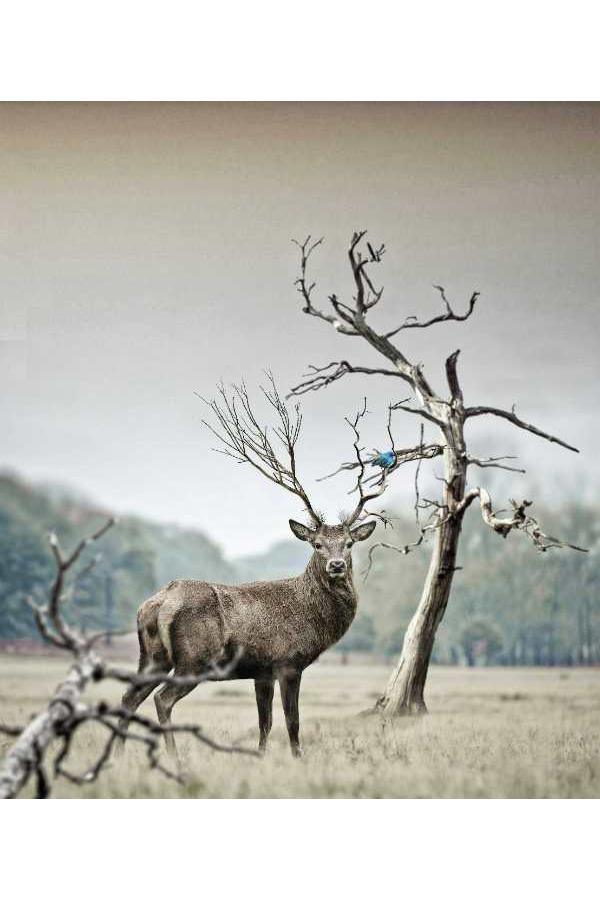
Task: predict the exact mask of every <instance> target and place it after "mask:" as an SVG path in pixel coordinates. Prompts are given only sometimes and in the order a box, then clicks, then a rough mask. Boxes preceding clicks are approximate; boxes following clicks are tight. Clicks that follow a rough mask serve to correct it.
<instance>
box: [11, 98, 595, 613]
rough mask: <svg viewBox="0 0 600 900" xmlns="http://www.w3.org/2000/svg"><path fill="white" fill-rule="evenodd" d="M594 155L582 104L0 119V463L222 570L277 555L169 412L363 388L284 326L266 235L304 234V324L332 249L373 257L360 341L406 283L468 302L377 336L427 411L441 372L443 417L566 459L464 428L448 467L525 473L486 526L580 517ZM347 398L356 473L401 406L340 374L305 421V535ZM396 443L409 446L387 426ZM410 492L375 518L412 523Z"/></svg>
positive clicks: (231, 470) (260, 496)
mask: <svg viewBox="0 0 600 900" xmlns="http://www.w3.org/2000/svg"><path fill="white" fill-rule="evenodd" d="M599 131H600V112H599V110H598V106H597V104H570V103H569V104H547V103H543V104H527V103H520V104H493V103H490V104H406V103H395V104H388V103H372V104H363V103H344V104H331V103H307V104H302V103H299V104H298V103H273V104H270V103H258V104H252V103H242V104H218V103H215V104H213V103H198V104H185V103H182V104H160V103H156V104H155V103H142V104H126V103H122V104H61V103H54V104H31V103H29V104H2V105H1V106H0V173H1V174H0V177H1V180H2V191H1V194H0V203H1V204H2V210H1V213H2V214H1V216H0V222H1V224H0V280H1V289H0V339H1V341H0V366H1V371H2V384H3V388H4V389H3V391H2V399H1V408H0V415H1V421H2V454H1V463H2V465H3V466H4V467H5V469H8V470H14V471H15V472H16V473H17V474H18V475H19V476H20V477H23V478H25V479H29V480H33V481H35V482H51V483H64V484H66V485H69V486H70V487H71V488H73V489H75V490H76V491H80V492H81V493H82V494H83V495H85V496H86V497H89V498H90V502H93V503H96V504H97V505H99V506H102V507H104V508H110V509H114V510H117V511H120V512H122V513H130V514H134V515H136V516H142V517H145V518H148V519H152V520H155V521H157V522H170V523H175V524H177V525H179V526H185V527H189V528H194V529H200V530H201V531H203V532H205V534H206V535H208V536H210V538H211V539H213V540H214V541H216V544H217V545H219V546H220V547H222V548H223V550H224V552H225V554H226V557H228V558H232V557H239V556H240V555H247V554H253V553H257V552H261V551H264V550H266V549H267V548H268V547H269V545H270V544H271V543H272V542H273V541H277V540H280V539H284V538H287V537H288V535H289V532H288V528H287V519H288V518H289V517H290V516H293V517H298V516H299V515H300V514H301V509H300V506H299V503H297V501H296V500H295V499H294V498H293V497H290V496H289V495H287V494H286V493H285V492H283V491H281V490H279V489H278V488H277V487H275V486H272V485H270V484H269V483H268V482H267V481H266V480H264V479H262V478H261V477H260V476H259V475H258V474H255V473H254V472H252V471H251V470H249V469H247V468H245V467H241V466H235V465H234V464H233V463H232V462H231V461H229V460H227V459H226V458H224V457H222V456H220V455H218V454H215V453H211V451H210V448H211V447H212V446H214V439H212V437H211V435H210V434H208V433H207V432H206V430H205V429H204V428H203V427H202V425H201V418H202V416H203V415H204V410H203V408H202V404H201V401H200V400H199V399H198V398H197V397H196V396H195V394H194V392H195V391H197V392H198V393H200V394H203V395H204V396H211V395H212V394H213V393H214V387H215V384H216V383H217V382H218V381H219V379H221V378H223V379H224V380H225V381H226V382H227V381H239V380H240V379H241V378H242V377H243V378H245V380H246V381H247V383H248V385H249V387H250V388H251V389H252V388H253V386H254V385H257V384H258V383H259V382H260V381H261V380H262V378H263V374H262V373H263V370H264V369H265V368H267V367H269V368H271V369H272V370H273V372H274V374H275V376H276V378H277V381H278V383H279V385H280V386H281V388H282V390H283V391H285V390H287V389H288V388H289V387H290V386H292V385H293V384H296V383H297V382H298V381H299V379H300V376H301V375H302V372H303V371H305V369H306V366H307V364H309V363H313V364H323V363H326V362H329V361H331V360H336V359H349V360H351V361H352V362H356V363H362V364H367V365H368V364H373V365H378V364H379V361H378V359H377V356H376V355H375V354H374V352H371V351H369V349H368V348H367V347H364V346H361V345H360V342H358V343H357V342H355V341H354V340H353V339H352V338H345V337H343V336H340V335H338V334H336V333H335V331H334V330H333V329H331V328H330V327H328V326H326V325H325V323H322V322H319V321H317V320H315V319H313V318H311V317H308V316H305V315H303V314H302V312H301V302H300V298H299V297H298V295H297V294H296V293H295V289H294V286H293V281H294V278H295V276H296V273H297V267H298V259H297V251H296V248H295V247H294V246H293V244H292V243H291V238H292V237H295V238H299V239H303V238H304V237H305V236H306V235H307V234H309V233H310V234H312V235H314V236H321V235H323V236H325V239H326V240H325V244H324V246H323V247H322V248H321V250H320V252H319V253H318V255H316V256H315V257H314V275H315V277H316V278H317V280H318V290H317V293H316V295H315V296H316V297H319V298H321V300H322V303H323V304H325V303H326V297H327V294H328V293H330V292H332V291H336V292H337V293H338V294H340V296H342V297H343V295H344V293H345V292H349V291H350V290H351V280H350V277H349V271H348V267H347V260H346V249H347V245H348V240H349V237H350V235H351V233H352V231H353V230H354V229H356V228H368V229H369V235H370V237H371V239H372V241H373V243H380V242H382V241H384V242H385V243H386V246H387V255H386V256H385V260H384V264H383V265H382V266H380V267H379V271H378V275H381V278H382V279H383V283H384V284H385V285H386V290H385V294H384V300H383V301H382V303H381V304H380V307H378V310H377V312H376V313H373V314H372V315H373V317H374V318H373V321H374V322H375V323H376V324H377V326H378V327H379V326H380V327H381V328H385V327H388V326H389V327H391V326H393V325H396V324H399V323H400V322H401V321H402V320H404V318H405V317H406V316H407V315H413V314H414V315H418V316H419V317H423V318H425V317H428V316H430V315H433V314H435V313H437V312H438V311H439V296H438V294H437V292H436V291H434V290H433V289H432V284H442V285H444V286H445V288H446V291H447V294H448V296H449V298H451V300H452V302H453V304H454V306H455V308H456V309H457V310H464V309H465V308H466V304H467V301H468V298H469V296H470V294H471V292H472V291H473V290H479V291H480V292H481V299H480V301H479V304H478V307H477V309H476V312H475V314H474V315H473V316H472V317H471V318H470V319H469V320H468V321H467V322H465V323H463V324H461V323H448V324H446V325H439V326H437V327H435V328H432V329H428V330H426V331H424V332H422V333H418V332H408V333H405V336H404V337H403V336H402V335H401V336H399V340H398V342H399V346H400V347H401V348H402V349H403V351H404V352H405V353H406V354H407V356H408V357H409V358H410V359H412V360H414V361H422V362H423V363H424V365H425V369H426V374H427V377H428V378H429V379H430V380H431V382H432V383H433V384H434V386H437V385H440V384H441V383H442V379H443V361H444V359H445V358H446V356H447V355H448V354H449V353H450V352H452V351H453V350H455V349H456V348H458V347H460V348H461V350H462V355H461V360H460V372H461V379H462V383H463V387H464V393H465V399H466V402H467V404H477V403H485V404H492V405H501V406H504V407H510V405H511V404H512V403H516V404H517V412H518V413H520V414H521V415H522V416H523V417H524V418H526V419H527V420H528V421H531V422H533V423H534V424H536V425H538V426H539V427H541V428H543V429H545V430H548V431H550V432H552V433H554V434H557V435H559V436H560V437H562V438H564V439H566V440H567V441H568V442H569V443H572V444H574V445H575V446H577V447H579V448H580V449H581V454H580V455H579V456H576V455H575V454H572V453H569V452H568V451H566V450H563V449H561V448H559V447H556V446H553V445H550V444H547V443H545V442H543V441H541V440H539V439H536V438H535V437H533V436H531V435H526V434H524V433H523V434H522V433H520V432H518V431H517V430H516V429H514V428H512V427H510V426H509V425H508V424H506V423H503V422H501V421H500V420H493V421H484V420H478V421H477V422H476V423H473V424H472V425H470V430H471V433H472V435H473V436H474V443H473V450H474V452H479V453H480V454H481V455H499V454H501V453H519V455H520V456H521V460H522V464H523V467H524V468H526V469H527V470H528V474H527V475H526V476H513V475H511V474H510V473H502V474H501V475H498V474H495V477H494V481H493V488H494V498H495V499H496V501H497V505H501V503H503V502H504V500H505V498H507V497H508V496H512V495H515V494H516V495H518V496H531V495H533V496H534V498H535V500H536V502H537V501H539V502H540V503H542V504H546V505H548V506H550V507H552V505H553V504H554V505H556V504H557V503H559V502H561V503H564V502H565V500H566V499H567V498H569V497H570V496H573V494H574V493H575V492H576V493H577V496H578V498H579V499H580V500H581V501H584V502H585V503H588V504H589V503H597V499H598V486H599V481H598V473H597V468H596V467H595V465H594V458H595V455H596V447H597V445H598V441H599V438H600V433H599V432H600V429H599V427H598V423H597V416H596V414H595V411H596V407H597V400H598V391H597V387H596V386H597V383H598V374H599V369H600V362H599V358H598V352H597V335H598V329H599V324H600V323H599V318H600V312H599V308H598V264H597V260H598V249H599V248H598V230H597V222H598V214H599V212H600V142H599V137H600V134H599ZM391 391H393V392H392V393H390V392H391ZM365 393H366V394H367V396H368V398H369V409H370V410H371V413H372V415H371V417H370V420H369V426H368V429H367V431H366V432H365V435H364V438H365V444H366V445H367V446H368V447H371V446H378V447H380V448H381V447H382V446H383V445H384V444H385V411H386V408H387V404H388V402H389V401H390V400H397V399H400V398H401V397H404V396H406V394H405V393H403V389H402V386H401V384H400V383H398V384H396V383H395V382H394V384H393V385H390V384H389V383H388V381H387V380H385V379H377V378H374V377H372V378H367V379H361V378H359V377H358V376H347V377H346V378H345V379H343V380H342V381H341V382H340V383H338V384H336V385H334V386H332V387H330V388H328V389H327V390H325V391H322V392H319V393H316V394H309V395H308V396H307V397H306V398H304V400H303V409H304V414H305V419H304V430H303V435H302V438H301V441H300V445H299V450H298V457H299V468H300V473H301V477H302V480H303V482H304V483H305V485H306V486H307V488H308V490H309V493H310V494H311V497H312V498H313V502H314V503H315V505H317V506H318V507H321V508H323V509H324V510H325V511H326V512H327V513H328V514H329V516H330V517H333V516H334V515H335V514H336V513H337V511H338V509H339V508H340V507H343V506H344V505H347V504H348V498H347V496H346V491H347V490H348V489H349V488H350V486H351V482H350V481H344V480H343V479H340V480H333V481H329V482H325V483H317V482H316V478H317V477H318V476H320V475H323V474H324V473H325V472H328V471H331V470H332V469H333V468H335V467H336V465H337V464H338V463H339V462H340V461H342V460H344V459H349V458H350V456H351V436H350V433H349V430H348V428H347V426H346V425H345V424H344V421H343V419H344V416H345V415H347V414H349V413H351V412H353V411H354V410H355V408H356V406H357V405H358V403H359V401H360V399H361V398H362V396H363V395H364V394H365ZM407 420H408V421H407ZM395 433H396V435H397V443H398V444H399V445H402V444H403V443H405V442H407V443H410V444H413V443H415V442H416V441H417V439H418V431H417V424H416V423H415V422H413V421H412V418H411V417H409V416H405V417H402V416H399V417H398V419H397V421H396V425H395ZM424 468H425V467H424ZM430 468H431V469H432V471H433V472H434V473H435V472H436V471H439V466H436V465H434V466H433V467H430ZM411 474H412V473H411V472H409V471H408V470H406V472H405V473H402V472H401V473H399V474H398V475H397V476H396V479H395V482H394V484H393V487H392V489H391V490H390V494H389V498H388V497H387V496H386V506H389V505H394V506H395V507H396V508H398V509H400V510H406V512H407V513H408V514H410V507H411V504H412V502H413V496H412V478H411ZM479 474H482V475H483V474H486V473H479ZM429 477H430V478H431V477H432V476H431V475H430V476H429ZM478 481H480V482H481V483H484V484H485V483H490V482H489V481H486V479H485V478H483V477H481V478H478ZM9 482H10V479H9ZM426 488H427V476H426V477H425V479H424V489H425V490H426ZM11 490H12V488H11ZM11 496H12V495H11ZM19 502H21V501H19ZM563 536H565V537H566V538H569V535H568V534H564V530H563ZM492 537H493V536H492ZM571 537H575V536H574V535H572V536H571ZM219 565H221V563H219ZM180 574H187V573H183V572H182V573H180ZM190 574H191V573H190ZM215 577H216V576H215ZM136 600H139V598H137V597H136Z"/></svg>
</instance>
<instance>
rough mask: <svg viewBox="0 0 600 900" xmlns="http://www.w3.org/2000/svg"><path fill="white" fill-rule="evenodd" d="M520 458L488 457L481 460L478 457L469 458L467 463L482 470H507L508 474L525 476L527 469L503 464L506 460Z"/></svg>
mask: <svg viewBox="0 0 600 900" xmlns="http://www.w3.org/2000/svg"><path fill="white" fill-rule="evenodd" d="M518 458H519V457H518V456H488V457H485V458H484V459H481V458H480V457H478V456H468V457H467V463H468V464H469V465H470V466H479V468H480V469H506V470H507V471H508V472H519V473H520V474H521V475H524V474H525V469H518V468H517V467H516V466H506V465H504V464H503V462H502V460H504V459H518Z"/></svg>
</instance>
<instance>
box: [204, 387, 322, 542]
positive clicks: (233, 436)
mask: <svg viewBox="0 0 600 900" xmlns="http://www.w3.org/2000/svg"><path fill="white" fill-rule="evenodd" d="M267 378H268V380H269V387H267V388H264V387H261V392H262V394H263V396H264V397H265V398H266V400H267V402H268V403H269V405H270V406H271V407H272V408H273V410H274V411H275V414H276V416H277V419H278V423H279V424H278V425H276V426H274V427H273V428H272V433H273V434H275V435H276V436H277V438H278V439H279V441H280V442H281V444H282V445H283V448H284V451H285V455H286V456H287V461H285V462H283V461H282V459H280V457H279V456H278V455H277V453H276V452H275V449H274V447H273V444H272V442H271V437H270V431H269V427H268V426H266V425H261V424H260V423H259V421H258V419H257V417H256V414H255V413H254V411H253V409H252V405H251V403H250V397H249V395H248V389H247V388H246V385H245V384H244V382H242V383H241V385H235V384H234V385H232V387H231V390H230V391H229V392H228V391H227V389H226V388H225V386H224V385H223V384H220V385H219V389H218V390H219V399H213V400H205V398H204V397H200V399H201V400H203V401H204V403H206V404H207V406H209V407H210V409H211V411H212V413H213V414H214V416H215V418H216V420H217V427H213V426H212V425H211V424H210V422H206V421H205V420H204V419H203V420H202V422H203V424H204V425H206V427H207V428H208V429H209V430H210V431H211V432H212V433H213V434H214V435H215V437H216V438H217V439H218V440H219V441H220V443H221V444H222V445H223V446H224V448H225V449H223V450H218V452H220V453H224V454H225V455H226V456H230V457H231V458H232V459H234V460H235V461H236V462H239V463H250V465H251V466H253V468H255V469H257V470H258V471H259V472H261V473H262V474H263V475H264V476H265V478H268V479H269V481H272V482H273V483H274V484H278V485H279V486H280V487H282V488H285V490H286V491H289V492H290V493H291V494H295V495H296V497H299V498H300V500H302V502H303V504H304V508H305V510H306V512H307V513H308V515H309V516H310V518H311V520H312V522H313V524H314V525H315V526H319V525H322V523H323V520H322V517H321V516H320V515H319V513H318V512H316V511H315V509H314V508H313V505H312V503H311V502H310V499H309V497H308V494H307V493H306V491H305V490H304V488H303V487H302V484H301V483H300V480H299V479H298V474H297V472H296V449H295V448H296V442H297V440H298V437H299V435H300V429H301V427H302V413H301V411H300V404H299V403H296V404H295V405H294V407H293V410H292V412H290V410H289V409H288V408H287V406H286V405H285V403H284V401H283V400H282V399H281V396H280V394H279V391H278V390H277V386H276V384H275V379H274V378H273V375H272V373H271V372H267ZM197 396H200V395H199V394H198V395H197ZM215 449H217V448H215Z"/></svg>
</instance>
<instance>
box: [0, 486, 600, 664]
mask: <svg viewBox="0 0 600 900" xmlns="http://www.w3.org/2000/svg"><path fill="white" fill-rule="evenodd" d="M538 512H539V514H540V517H541V516H542V515H543V517H544V518H543V520H544V524H545V525H546V526H547V527H548V530H549V532H550V533H552V531H553V529H554V531H555V532H556V533H559V534H560V535H562V536H565V537H567V539H568V540H570V541H573V542H574V543H576V544H579V545H581V546H585V547H588V548H589V549H590V553H589V554H585V555H584V554H579V553H569V552H562V553H558V552H554V553H553V552H552V551H550V552H548V553H544V554H542V553H538V552H536V551H535V550H534V549H533V548H532V545H531V542H529V541H526V540H524V539H523V538H522V536H521V535H519V534H510V535H509V537H508V538H507V539H506V540H503V539H502V538H500V537H499V536H498V535H496V534H494V533H493V532H491V531H490V529H487V528H485V527H483V526H482V524H481V521H480V519H479V518H478V516H477V515H476V513H473V514H471V515H469V516H467V518H466V521H465V537H464V542H463V548H464V549H463V557H462V559H460V560H459V565H460V566H461V567H462V570H461V571H460V572H458V573H457V575H456V580H455V586H454V589H453V594H452V598H451V601H450V604H449V607H448V610H447V613H446V616H445V619H444V622H443V624H442V627H441V629H440V631H439V633H438V638H437V641H436V647H435V650H434V660H435V661H436V662H439V663H445V664H461V665H465V664H466V665H550V666H552V665H594V664H599V663H600V599H599V590H600V584H599V581H600V576H599V571H598V561H599V556H600V525H599V521H598V520H599V516H598V510H597V508H595V507H593V506H591V505H586V504H582V503H572V504H563V505H562V506H561V507H560V508H559V507H556V508H553V509H542V508H540V509H538ZM534 514H535V512H534ZM108 515H110V511H109V510H104V509H100V508H98V507H95V506H94V505H93V504H91V503H90V502H89V501H86V500H84V499H81V498H80V497H78V496H77V495H76V494H75V493H72V492H70V491H68V490H66V489H63V488H58V487H55V486H39V485H36V486H32V485H30V484H28V483H27V482H25V481H23V480H22V479H20V478H19V477H17V476H15V475H13V474H4V475H3V476H0V639H2V640H3V641H7V640H15V639H20V638H34V637H35V635H36V631H35V627H34V624H33V620H32V617H31V612H30V610H29V607H28V606H27V605H26V603H25V598H26V597H27V596H33V597H34V598H37V599H41V598H42V597H43V596H44V595H45V593H46V591H47V588H48V584H49V581H50V579H51V577H52V574H53V568H52V561H51V558H50V553H49V548H48V542H47V534H48V532H49V531H50V530H53V531H55V532H56V533H57V535H58V537H59V538H60V540H61V541H62V542H63V544H64V546H65V547H66V548H68V547H69V546H70V545H72V544H74V543H75V542H76V541H77V540H78V539H79V538H80V537H81V536H83V535H85V534H87V533H88V532H90V530H92V529H93V528H94V527H96V526H97V525H99V524H101V523H102V522H103V521H104V520H105V519H106V518H107V516H108ZM381 530H382V529H378V531H381ZM415 536H416V527H415V523H414V521H413V520H412V519H410V517H405V518H401V519H400V520H399V521H398V523H397V526H396V530H395V532H394V533H392V532H389V531H388V533H387V535H386V540H389V541H390V542H391V543H396V544H399V545H400V544H403V543H406V542H408V541H412V540H414V539H415ZM377 539H378V538H377V532H376V536H375V538H374V539H373V540H377ZM379 539H381V538H379ZM99 549H100V550H101V558H100V559H99V560H98V561H97V563H96V565H95V566H94V568H93V569H92V570H91V572H90V573H89V574H88V575H86V576H85V577H84V578H82V579H81V580H80V581H79V582H78V583H76V584H75V585H74V590H73V594H72V598H71V599H70V610H69V616H70V619H71V621H72V623H73V624H75V625H77V626H78V627H80V628H82V629H84V630H87V631H91V630H95V629H109V630H114V631H119V630H130V629H132V628H133V627H134V625H135V613H136V610H137V607H138V606H139V604H140V602H141V601H142V600H143V599H144V598H145V597H147V596H149V595H150V594H151V593H152V592H153V591H154V590H155V589H156V588H157V587H159V586H160V585H161V584H165V583H166V582H168V581H170V580H171V579H172V578H196V579H203V580H208V581H220V582H235V581H250V580H256V579H261V578H266V579H268V578H283V577H286V576H288V575H295V574H298V573H299V572H300V571H301V570H302V569H303V567H304V565H305V563H306V560H307V547H306V545H305V544H301V543H300V542H299V541H296V540H294V539H290V540H289V541H282V542H280V543H278V544H276V545H274V546H273V547H272V548H270V549H269V550H268V551H266V552H265V553H262V554H258V555H256V556H249V557H243V558H239V559H237V560H227V559H226V558H225V557H224V555H223V553H222V551H221V549H220V548H219V547H218V545H217V544H216V543H215V542H214V541H212V540H211V539H210V537H208V536H207V535H205V534H203V533H202V532H201V531H197V530H193V529H189V528H180V527H177V526H174V525H166V524H158V523H156V522H150V521H147V520H145V519H142V518H139V517H137V516H125V517H123V518H121V519H120V520H119V524H118V526H117V527H116V528H114V529H112V530H111V531H110V532H109V533H108V534H107V536H106V537H105V538H104V539H103V540H102V546H101V547H100V548H98V547H95V548H94V551H93V552H94V553H97V552H98V550H99ZM367 552H368V547H367V548H365V549H363V548H361V553H359V554H357V559H356V561H355V581H356V583H357V587H358V588H359V593H360V595H361V604H360V609H359V613H358V616H357V618H356V620H355V622H354V624H353V626H352V628H351V629H350V631H349V632H348V634H347V635H346V636H345V637H344V639H343V640H342V641H341V642H340V643H339V644H338V645H337V650H338V651H341V652H345V653H347V654H348V653H356V652H361V653H371V654H376V655H378V656H392V655H396V654H397V653H398V652H399V650H400V648H401V645H402V639H403V636H404V631H405V629H406V626H407V624H408V622H409V620H410V617H411V615H412V613H413V612H414V609H415V607H416V604H417V601H418V598H419V594H420V590H421V587H422V584H423V580H424V578H425V573H426V570H427V564H428V561H429V548H428V546H427V545H425V546H422V547H420V548H419V549H417V550H415V551H414V552H412V553H410V554H409V555H408V556H404V555H401V554H398V553H394V552H391V551H386V550H377V551H376V552H375V556H374V564H373V567H372V570H371V572H370V575H369V577H368V579H367V580H366V581H365V582H364V583H363V577H362V573H363V571H364V566H365V557H366V553H367ZM89 553H90V556H89V557H88V558H91V555H92V551H89Z"/></svg>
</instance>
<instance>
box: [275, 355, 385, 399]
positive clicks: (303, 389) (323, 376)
mask: <svg viewBox="0 0 600 900" xmlns="http://www.w3.org/2000/svg"><path fill="white" fill-rule="evenodd" d="M334 366H335V368H334ZM309 369H310V370H311V371H310V372H307V373H306V374H305V375H304V376H303V377H304V379H305V380H304V381H302V382H301V383H300V384H298V385H296V387H294V388H292V390H291V391H290V393H289V394H288V395H287V396H288V397H298V396H300V395H301V394H307V393H308V392H309V391H318V390H319V389H320V388H323V387H327V385H329V384H332V383H333V382H334V381H338V380H339V379H340V378H342V377H343V376H344V375H348V374H353V375H391V376H393V377H396V378H400V377H402V376H401V374H400V372H397V371H396V370H395V369H370V368H367V367H366V366H353V365H351V364H350V363H349V362H347V361H346V360H345V359H343V360H341V362H330V363H328V364H327V365H326V366H309Z"/></svg>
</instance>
